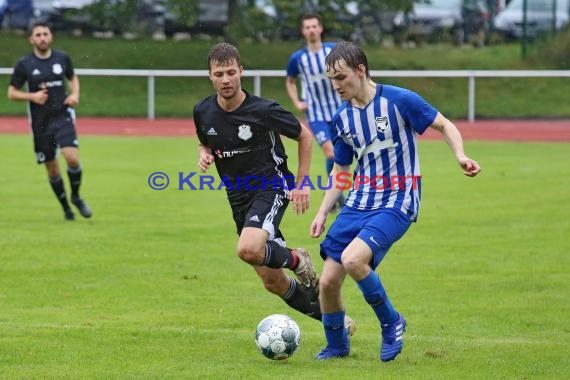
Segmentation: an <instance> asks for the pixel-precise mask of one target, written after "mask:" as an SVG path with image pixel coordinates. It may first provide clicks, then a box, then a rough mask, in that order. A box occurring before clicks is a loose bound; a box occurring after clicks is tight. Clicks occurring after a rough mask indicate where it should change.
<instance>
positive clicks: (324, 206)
mask: <svg viewBox="0 0 570 380" xmlns="http://www.w3.org/2000/svg"><path fill="white" fill-rule="evenodd" d="M349 171H350V165H339V164H337V163H336V162H335V163H334V166H333V169H332V171H331V173H330V174H329V175H330V177H331V178H332V186H331V187H330V188H329V189H327V191H325V196H324V198H323V200H322V202H321V207H320V208H319V211H317V214H316V215H315V218H314V219H313V222H312V223H311V229H310V231H309V233H310V235H311V236H312V237H315V238H317V237H319V236H321V234H322V233H323V232H324V231H325V223H326V221H327V216H328V214H329V212H330V211H331V210H332V207H333V206H334V204H335V203H336V202H337V201H338V198H339V197H340V195H341V194H342V191H343V189H344V187H345V186H346V182H340V181H339V176H338V174H339V173H349Z"/></svg>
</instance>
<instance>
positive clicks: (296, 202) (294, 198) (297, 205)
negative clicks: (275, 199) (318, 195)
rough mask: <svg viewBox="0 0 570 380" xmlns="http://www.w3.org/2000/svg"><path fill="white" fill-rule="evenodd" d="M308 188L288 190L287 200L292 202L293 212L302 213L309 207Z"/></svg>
mask: <svg viewBox="0 0 570 380" xmlns="http://www.w3.org/2000/svg"><path fill="white" fill-rule="evenodd" d="M309 198H310V192H309V189H293V190H291V191H290V192H289V200H290V201H291V203H293V211H294V212H295V214H304V213H305V211H307V210H308V209H309Z"/></svg>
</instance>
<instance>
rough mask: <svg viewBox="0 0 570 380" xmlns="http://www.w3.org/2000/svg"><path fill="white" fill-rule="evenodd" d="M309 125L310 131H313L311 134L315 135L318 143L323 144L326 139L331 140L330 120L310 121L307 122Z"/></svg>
mask: <svg viewBox="0 0 570 380" xmlns="http://www.w3.org/2000/svg"><path fill="white" fill-rule="evenodd" d="M309 127H310V128H311V132H313V136H315V140H317V142H318V143H319V145H323V143H325V142H327V141H332V139H331V128H332V125H331V123H330V122H328V121H311V122H309Z"/></svg>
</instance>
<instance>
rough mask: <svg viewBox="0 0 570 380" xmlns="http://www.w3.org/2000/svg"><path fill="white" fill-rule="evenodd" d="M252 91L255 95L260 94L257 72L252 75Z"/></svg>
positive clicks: (259, 77)
mask: <svg viewBox="0 0 570 380" xmlns="http://www.w3.org/2000/svg"><path fill="white" fill-rule="evenodd" d="M253 93H254V95H256V96H261V74H259V73H257V74H255V76H254V77H253Z"/></svg>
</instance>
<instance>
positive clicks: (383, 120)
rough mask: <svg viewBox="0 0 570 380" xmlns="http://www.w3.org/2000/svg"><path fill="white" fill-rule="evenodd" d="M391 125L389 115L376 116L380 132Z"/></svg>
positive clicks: (377, 127) (377, 128)
mask: <svg viewBox="0 0 570 380" xmlns="http://www.w3.org/2000/svg"><path fill="white" fill-rule="evenodd" d="M389 127H390V122H389V121H388V116H377V117H376V130H377V131H378V132H385V131H386V129H388V128H389Z"/></svg>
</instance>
